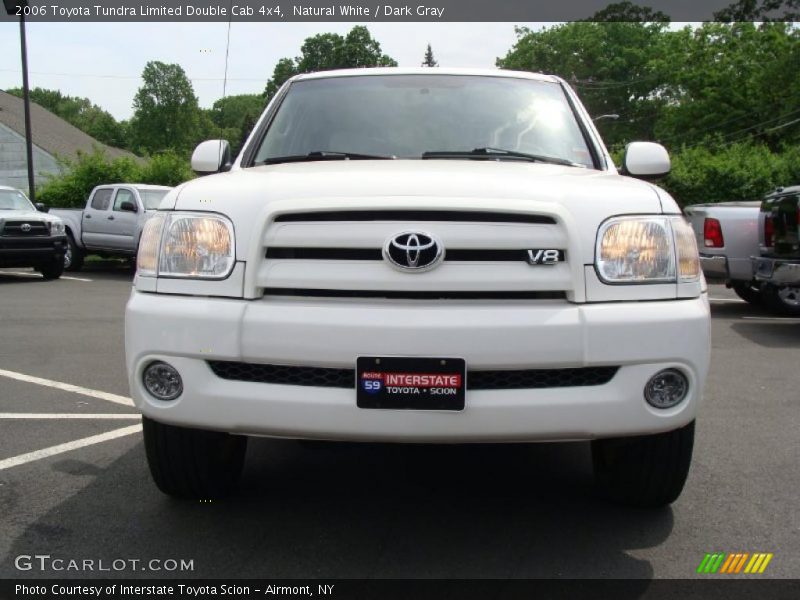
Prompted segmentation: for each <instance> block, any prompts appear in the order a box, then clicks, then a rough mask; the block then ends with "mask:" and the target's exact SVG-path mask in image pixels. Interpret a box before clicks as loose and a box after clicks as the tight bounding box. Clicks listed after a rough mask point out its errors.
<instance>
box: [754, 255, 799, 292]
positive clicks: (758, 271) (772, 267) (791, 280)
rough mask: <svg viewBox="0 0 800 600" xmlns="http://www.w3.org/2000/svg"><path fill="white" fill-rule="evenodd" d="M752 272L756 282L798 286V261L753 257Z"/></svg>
mask: <svg viewBox="0 0 800 600" xmlns="http://www.w3.org/2000/svg"><path fill="white" fill-rule="evenodd" d="M752 261H753V272H754V273H755V278H756V279H757V280H758V281H764V282H766V283H771V284H773V285H790V286H796V285H800V260H798V259H794V260H785V259H780V258H770V257H765V256H754V257H753V258H752Z"/></svg>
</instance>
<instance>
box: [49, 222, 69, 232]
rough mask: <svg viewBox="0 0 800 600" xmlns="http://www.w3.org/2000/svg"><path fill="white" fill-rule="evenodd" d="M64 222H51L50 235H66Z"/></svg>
mask: <svg viewBox="0 0 800 600" xmlns="http://www.w3.org/2000/svg"><path fill="white" fill-rule="evenodd" d="M65 232H66V228H65V227H64V221H50V235H64V233H65Z"/></svg>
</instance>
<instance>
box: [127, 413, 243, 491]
mask: <svg viewBox="0 0 800 600" xmlns="http://www.w3.org/2000/svg"><path fill="white" fill-rule="evenodd" d="M142 427H143V433H144V447H145V452H146V453H147V463H148V465H149V467H150V473H151V475H152V476H153V480H154V481H155V484H156V486H158V489H160V490H161V491H162V492H164V493H165V494H167V495H168V496H174V497H176V498H191V499H201V500H206V499H212V498H220V497H223V496H226V495H227V494H229V493H230V492H231V491H232V490H233V489H234V488H235V487H236V484H237V483H238V481H239V477H240V476H241V473H242V468H243V466H244V457H245V452H246V450H247V438H246V437H244V436H240V435H232V434H229V433H221V432H217V431H205V430H202V429H190V428H188V427H177V426H175V425H165V424H164V423H158V422H156V421H153V420H152V419H148V418H147V417H143V418H142Z"/></svg>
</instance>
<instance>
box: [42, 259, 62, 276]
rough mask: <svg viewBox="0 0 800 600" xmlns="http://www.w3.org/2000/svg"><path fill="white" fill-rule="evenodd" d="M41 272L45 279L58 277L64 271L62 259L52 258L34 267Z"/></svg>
mask: <svg viewBox="0 0 800 600" xmlns="http://www.w3.org/2000/svg"><path fill="white" fill-rule="evenodd" d="M36 270H37V271H39V273H41V274H42V277H44V279H45V281H50V280H53V279H58V278H59V277H61V275H62V274H63V273H64V261H62V260H54V261H51V262H49V263H47V264H45V265H42V266H40V267H38V268H37V269H36Z"/></svg>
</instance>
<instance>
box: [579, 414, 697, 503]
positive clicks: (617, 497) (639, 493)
mask: <svg viewBox="0 0 800 600" xmlns="http://www.w3.org/2000/svg"><path fill="white" fill-rule="evenodd" d="M693 446H694V421H692V422H691V423H689V424H688V425H686V426H684V427H681V428H680V429H676V430H675V431H669V432H667V433H658V434H655V435H646V436H639V437H630V438H613V439H604V440H594V441H593V442H592V463H593V465H594V474H595V479H596V481H597V483H598V485H599V487H600V489H601V490H602V491H603V492H604V493H605V495H607V496H608V497H610V498H611V499H612V500H614V501H616V502H619V503H620V504H625V505H627V506H636V507H640V508H658V507H661V506H666V505H667V504H671V503H672V502H674V501H675V500H677V498H678V496H680V494H681V491H682V490H683V485H684V483H686V476H687V475H688V474H689V465H690V464H691V462H692V448H693Z"/></svg>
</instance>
